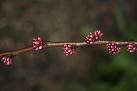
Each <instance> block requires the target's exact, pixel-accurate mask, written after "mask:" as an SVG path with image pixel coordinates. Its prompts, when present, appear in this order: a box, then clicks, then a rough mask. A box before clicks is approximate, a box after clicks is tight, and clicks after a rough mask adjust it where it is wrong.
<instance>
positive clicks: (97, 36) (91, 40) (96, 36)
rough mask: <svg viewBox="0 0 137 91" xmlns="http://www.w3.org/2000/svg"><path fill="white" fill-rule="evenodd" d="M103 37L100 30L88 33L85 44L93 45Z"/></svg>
mask: <svg viewBox="0 0 137 91" xmlns="http://www.w3.org/2000/svg"><path fill="white" fill-rule="evenodd" d="M102 36H103V33H102V32H101V31H100V30H97V31H95V32H90V33H89V34H88V35H87V36H86V39H85V42H86V43H87V44H93V43H94V42H95V41H97V40H99V39H100V38H101V37H102Z"/></svg>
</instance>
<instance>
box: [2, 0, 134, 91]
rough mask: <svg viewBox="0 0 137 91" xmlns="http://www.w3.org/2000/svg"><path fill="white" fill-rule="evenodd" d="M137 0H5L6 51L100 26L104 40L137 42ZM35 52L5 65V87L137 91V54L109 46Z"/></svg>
mask: <svg viewBox="0 0 137 91" xmlns="http://www.w3.org/2000/svg"><path fill="white" fill-rule="evenodd" d="M136 3H137V1H136V0H1V1H0V6H1V7H0V52H3V51H7V50H13V49H18V48H23V47H25V46H30V45H31V39H32V37H34V36H36V35H39V36H42V38H43V39H44V40H45V41H67V40H72V41H81V40H84V36H85V35H86V34H87V33H88V32H90V31H95V30H96V29H100V30H102V32H103V33H104V39H108V40H137V37H136V35H137V13H136V9H137V7H136ZM62 51H63V49H62V48H49V49H45V50H42V51H40V52H38V53H34V52H29V53H26V54H23V55H19V56H17V57H15V58H14V63H13V65H11V66H4V65H3V64H1V63H0V91H137V61H136V60H137V56H136V54H130V53H128V52H127V51H126V48H123V50H122V52H121V53H119V54H117V55H110V54H108V53H107V52H106V49H105V46H89V47H81V48H78V49H77V53H76V55H73V56H70V57H65V56H64V55H63V52H62Z"/></svg>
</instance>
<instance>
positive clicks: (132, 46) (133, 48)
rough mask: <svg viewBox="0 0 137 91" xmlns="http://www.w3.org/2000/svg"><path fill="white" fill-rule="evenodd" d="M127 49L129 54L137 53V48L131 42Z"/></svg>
mask: <svg viewBox="0 0 137 91" xmlns="http://www.w3.org/2000/svg"><path fill="white" fill-rule="evenodd" d="M127 49H128V51H129V52H130V53H133V52H137V46H136V44H135V43H133V42H130V43H128V45H127Z"/></svg>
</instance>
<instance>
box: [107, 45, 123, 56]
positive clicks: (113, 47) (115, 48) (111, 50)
mask: <svg viewBox="0 0 137 91" xmlns="http://www.w3.org/2000/svg"><path fill="white" fill-rule="evenodd" d="M106 46H107V49H108V51H109V53H110V54H116V53H119V52H120V49H121V48H120V47H118V45H117V44H116V43H115V42H108V43H107V44H106Z"/></svg>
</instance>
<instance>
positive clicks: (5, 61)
mask: <svg viewBox="0 0 137 91" xmlns="http://www.w3.org/2000/svg"><path fill="white" fill-rule="evenodd" d="M1 61H2V63H3V64H5V65H11V64H12V58H11V57H9V56H3V57H2V58H1Z"/></svg>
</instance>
